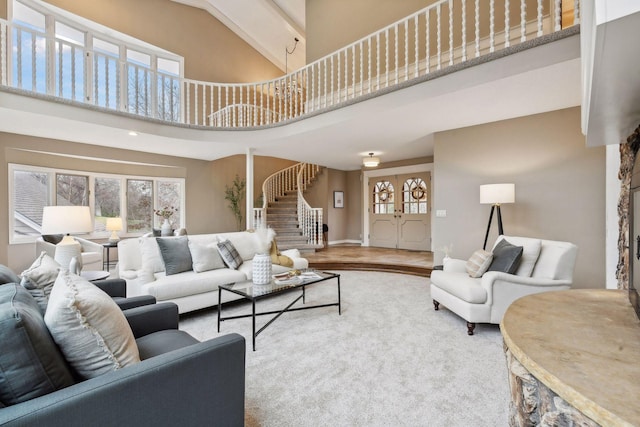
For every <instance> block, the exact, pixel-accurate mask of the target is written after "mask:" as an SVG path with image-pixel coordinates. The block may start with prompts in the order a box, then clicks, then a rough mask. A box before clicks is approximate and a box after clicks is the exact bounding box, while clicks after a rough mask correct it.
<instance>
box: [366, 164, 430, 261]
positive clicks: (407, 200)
mask: <svg viewBox="0 0 640 427" xmlns="http://www.w3.org/2000/svg"><path fill="white" fill-rule="evenodd" d="M430 175H431V174H430V173H428V172H421V173H415V174H406V175H391V176H383V177H375V178H371V179H369V183H368V184H369V244H370V245H371V246H376V247H381V248H398V249H412V250H421V251H428V250H430V248H431V218H430V215H429V204H430V202H431V197H430V194H429V193H430V191H429V189H430V187H431V186H430Z"/></svg>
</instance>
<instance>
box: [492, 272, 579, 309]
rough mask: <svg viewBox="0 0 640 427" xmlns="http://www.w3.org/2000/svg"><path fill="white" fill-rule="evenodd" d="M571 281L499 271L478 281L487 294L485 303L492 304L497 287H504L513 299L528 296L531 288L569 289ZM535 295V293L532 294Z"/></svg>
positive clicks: (542, 290) (542, 289)
mask: <svg viewBox="0 0 640 427" xmlns="http://www.w3.org/2000/svg"><path fill="white" fill-rule="evenodd" d="M571 284H572V281H571V280H557V279H545V278H540V277H527V276H516V275H515V274H509V273H503V272H500V271H488V272H486V273H485V274H484V275H483V276H482V279H481V281H480V285H481V286H482V287H483V288H484V290H485V291H486V292H487V303H488V304H493V302H494V288H495V287H496V286H499V285H506V289H508V291H509V292H508V294H509V295H512V296H513V297H514V298H519V297H520V296H524V295H528V294H530V293H532V292H531V288H540V292H546V291H547V290H555V289H568V288H570V287H571ZM534 293H535V292H534Z"/></svg>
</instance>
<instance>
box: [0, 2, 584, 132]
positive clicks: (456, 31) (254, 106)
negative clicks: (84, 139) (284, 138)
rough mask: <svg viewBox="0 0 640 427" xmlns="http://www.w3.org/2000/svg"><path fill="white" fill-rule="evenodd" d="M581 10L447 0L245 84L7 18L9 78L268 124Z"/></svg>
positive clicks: (214, 119)
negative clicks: (169, 67) (203, 76)
mask: <svg viewBox="0 0 640 427" xmlns="http://www.w3.org/2000/svg"><path fill="white" fill-rule="evenodd" d="M569 4H571V8H569V7H568V6H567V7H565V8H564V10H563V6H564V5H569ZM579 13H580V8H579V0H573V1H571V2H568V1H567V0H565V1H561V0H544V1H543V0H511V1H510V0H440V1H438V2H436V3H434V4H432V5H430V6H428V7H426V8H424V9H422V10H420V11H418V12H416V13H414V14H412V15H410V16H408V17H406V18H404V19H402V20H400V21H397V22H395V23H393V24H391V25H389V26H387V27H385V28H383V29H381V30H380V31H377V32H375V33H373V34H371V35H369V36H367V37H364V38H362V39H360V40H358V41H356V42H354V43H352V44H350V45H348V46H346V47H344V48H342V49H340V50H338V51H336V52H334V53H332V54H330V55H327V56H325V57H324V58H321V59H318V60H317V61H314V62H313V63H311V64H308V65H307V66H306V67H304V68H302V69H300V70H298V71H295V72H293V73H290V74H287V75H286V76H284V77H281V78H277V79H273V80H268V81H264V82H259V83H242V84H220V83H210V82H204V81H197V80H192V79H186V78H181V77H179V76H176V75H172V74H168V73H163V72H159V71H157V70H151V69H149V68H147V67H144V66H141V65H139V64H136V63H134V62H130V61H126V62H123V61H122V60H120V59H118V58H116V57H114V56H112V55H110V54H108V53H105V52H100V51H97V50H91V49H88V48H85V47H83V46H79V45H76V44H74V43H73V42H69V41H67V40H63V39H59V38H52V37H49V36H47V35H46V34H44V33H40V32H38V31H35V30H33V29H30V28H27V27H23V26H20V25H16V24H12V23H8V22H6V21H0V59H1V65H0V84H1V85H4V86H9V87H13V88H18V89H22V90H26V91H30V92H34V93H38V94H47V95H52V96H55V97H58V98H62V99H66V100H72V101H77V102H81V103H86V104H90V105H94V106H99V107H102V108H105V109H110V110H116V111H121V112H127V113H131V114H135V115H140V116H144V117H150V118H154V119H159V120H163V121H166V122H173V123H180V124H188V125H197V126H208V127H213V128H245V127H255V126H266V125H274V124H278V123H286V122H288V121H290V120H292V119H296V118H301V117H305V116H306V115H308V114H311V113H314V112H319V111H323V110H326V109H329V108H334V107H336V106H340V105H341V104H344V103H346V102H353V101H354V100H357V99H358V98H360V97H363V96H367V95H371V94H375V93H376V92H379V91H382V90H386V89H388V88H393V87H394V86H397V85H399V84H401V83H404V82H407V81H410V80H413V79H418V78H420V77H423V76H425V75H428V74H429V73H432V72H434V71H439V70H443V69H446V68H447V67H451V66H453V65H455V64H460V63H464V62H466V61H468V60H469V59H471V58H477V57H480V56H482V55H485V54H488V53H491V52H496V51H498V50H501V49H505V48H508V47H509V46H513V45H516V44H518V43H523V42H525V41H527V40H531V39H535V38H537V37H541V36H543V35H546V34H550V33H553V32H556V31H560V30H561V29H562V28H563V27H567V26H571V25H576V24H579V22H580V14H579Z"/></svg>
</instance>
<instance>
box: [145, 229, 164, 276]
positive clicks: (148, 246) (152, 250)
mask: <svg viewBox="0 0 640 427" xmlns="http://www.w3.org/2000/svg"><path fill="white" fill-rule="evenodd" d="M140 254H141V255H142V270H147V271H150V272H152V273H160V272H161V271H164V261H163V260H162V254H161V253H160V248H159V247H158V242H156V238H155V237H141V238H140Z"/></svg>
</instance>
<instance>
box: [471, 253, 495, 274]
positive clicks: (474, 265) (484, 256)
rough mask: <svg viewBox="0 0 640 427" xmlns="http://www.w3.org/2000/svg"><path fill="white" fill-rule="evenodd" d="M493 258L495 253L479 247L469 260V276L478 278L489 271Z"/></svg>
mask: <svg viewBox="0 0 640 427" xmlns="http://www.w3.org/2000/svg"><path fill="white" fill-rule="evenodd" d="M492 260H493V254H492V253H491V252H488V251H485V250H484V249H478V250H477V251H475V252H474V253H473V255H471V258H469V260H468V261H467V265H466V267H467V274H469V277H473V278H478V277H482V275H483V274H484V273H485V272H486V271H487V269H488V268H489V266H490V265H491V261H492Z"/></svg>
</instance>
